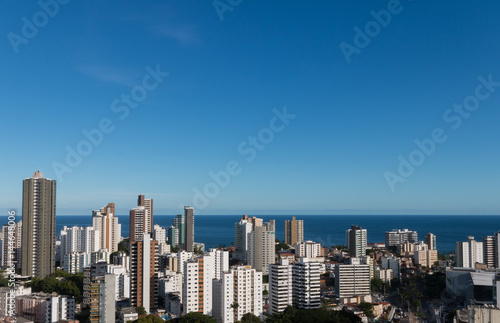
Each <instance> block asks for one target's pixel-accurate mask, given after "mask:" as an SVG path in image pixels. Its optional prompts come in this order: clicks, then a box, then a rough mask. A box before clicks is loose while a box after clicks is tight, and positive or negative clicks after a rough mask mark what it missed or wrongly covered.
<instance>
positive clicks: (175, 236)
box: [168, 219, 179, 247]
mask: <svg viewBox="0 0 500 323" xmlns="http://www.w3.org/2000/svg"><path fill="white" fill-rule="evenodd" d="M174 220H175V219H174ZM168 244H169V245H171V246H172V247H177V246H178V245H179V230H178V229H176V228H175V226H173V225H171V226H169V227H168Z"/></svg>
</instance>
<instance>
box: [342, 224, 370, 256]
mask: <svg viewBox="0 0 500 323" xmlns="http://www.w3.org/2000/svg"><path fill="white" fill-rule="evenodd" d="M366 241H367V233H366V229H362V228H361V227H359V226H357V225H352V226H351V228H350V229H348V230H347V231H346V244H347V247H348V248H349V254H350V255H351V257H363V256H365V255H366Z"/></svg>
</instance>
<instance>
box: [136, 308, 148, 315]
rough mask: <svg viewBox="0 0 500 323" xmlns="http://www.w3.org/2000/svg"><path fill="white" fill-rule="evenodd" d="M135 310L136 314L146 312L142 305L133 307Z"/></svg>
mask: <svg viewBox="0 0 500 323" xmlns="http://www.w3.org/2000/svg"><path fill="white" fill-rule="evenodd" d="M135 310H136V312H137V314H138V315H146V314H148V313H147V312H146V309H145V308H144V306H137V307H136V308H135Z"/></svg>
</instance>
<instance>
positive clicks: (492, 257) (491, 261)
mask: <svg viewBox="0 0 500 323" xmlns="http://www.w3.org/2000/svg"><path fill="white" fill-rule="evenodd" d="M496 257H497V244H496V238H495V236H487V237H483V258H484V259H483V260H484V263H485V264H486V265H487V266H488V268H495V266H496V263H497V259H496Z"/></svg>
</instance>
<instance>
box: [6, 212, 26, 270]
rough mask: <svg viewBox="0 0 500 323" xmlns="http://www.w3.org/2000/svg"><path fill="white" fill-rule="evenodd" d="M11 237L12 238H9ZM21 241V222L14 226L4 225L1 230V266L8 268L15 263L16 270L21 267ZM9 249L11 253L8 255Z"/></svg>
mask: <svg viewBox="0 0 500 323" xmlns="http://www.w3.org/2000/svg"><path fill="white" fill-rule="evenodd" d="M11 237H12V238H11ZM22 240H23V222H22V221H19V222H17V223H16V224H15V225H12V226H11V225H4V226H3V229H2V241H3V244H2V256H1V259H2V266H6V267H10V266H11V264H12V263H15V265H16V268H21V266H22V256H21V253H22V248H21V246H22ZM9 248H12V249H11V250H12V251H13V253H9Z"/></svg>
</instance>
